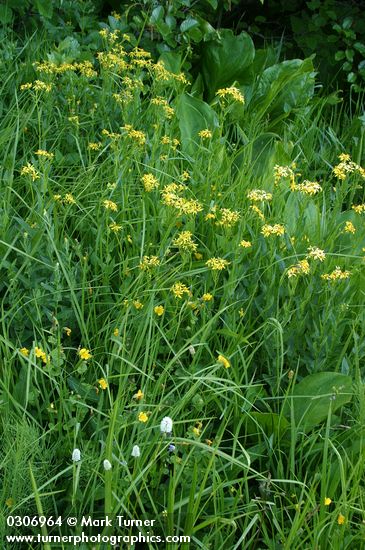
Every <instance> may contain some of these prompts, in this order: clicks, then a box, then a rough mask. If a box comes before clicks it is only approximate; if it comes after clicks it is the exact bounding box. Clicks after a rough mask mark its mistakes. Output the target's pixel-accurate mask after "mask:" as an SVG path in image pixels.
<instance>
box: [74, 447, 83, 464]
mask: <svg viewBox="0 0 365 550" xmlns="http://www.w3.org/2000/svg"><path fill="white" fill-rule="evenodd" d="M80 460H81V453H80V449H74V450H73V451H72V462H80Z"/></svg>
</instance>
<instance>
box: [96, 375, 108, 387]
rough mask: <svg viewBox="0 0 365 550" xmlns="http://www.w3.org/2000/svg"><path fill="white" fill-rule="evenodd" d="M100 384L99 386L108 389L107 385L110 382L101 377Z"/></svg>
mask: <svg viewBox="0 0 365 550" xmlns="http://www.w3.org/2000/svg"><path fill="white" fill-rule="evenodd" d="M98 384H99V386H100V387H101V389H102V390H106V389H107V387H108V383H107V381H106V380H105V378H99V380H98Z"/></svg>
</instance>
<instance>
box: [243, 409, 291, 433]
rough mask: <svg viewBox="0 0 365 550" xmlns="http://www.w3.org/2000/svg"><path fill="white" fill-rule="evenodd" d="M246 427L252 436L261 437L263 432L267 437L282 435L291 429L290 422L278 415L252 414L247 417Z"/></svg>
mask: <svg viewBox="0 0 365 550" xmlns="http://www.w3.org/2000/svg"><path fill="white" fill-rule="evenodd" d="M246 426H247V432H248V434H251V435H253V434H255V435H256V434H257V435H260V433H261V431H263V432H264V433H265V434H266V435H267V436H270V435H271V434H275V435H281V434H283V433H284V432H285V430H286V429H287V428H288V427H289V422H288V421H287V419H286V418H284V416H280V415H278V414H276V413H262V412H251V413H250V414H248V415H247V420H246Z"/></svg>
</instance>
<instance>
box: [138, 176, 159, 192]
mask: <svg viewBox="0 0 365 550" xmlns="http://www.w3.org/2000/svg"><path fill="white" fill-rule="evenodd" d="M141 181H142V183H143V186H144V190H145V191H146V192H147V193H150V192H151V191H153V190H154V189H157V188H158V186H159V185H160V183H159V181H158V179H157V178H155V176H154V175H153V174H145V175H144V176H142V178H141Z"/></svg>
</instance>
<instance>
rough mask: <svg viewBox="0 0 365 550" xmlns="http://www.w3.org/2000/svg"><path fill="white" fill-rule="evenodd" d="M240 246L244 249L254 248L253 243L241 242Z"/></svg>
mask: <svg viewBox="0 0 365 550" xmlns="http://www.w3.org/2000/svg"><path fill="white" fill-rule="evenodd" d="M240 246H241V247H242V248H250V247H251V246H252V243H251V241H241V242H240Z"/></svg>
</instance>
